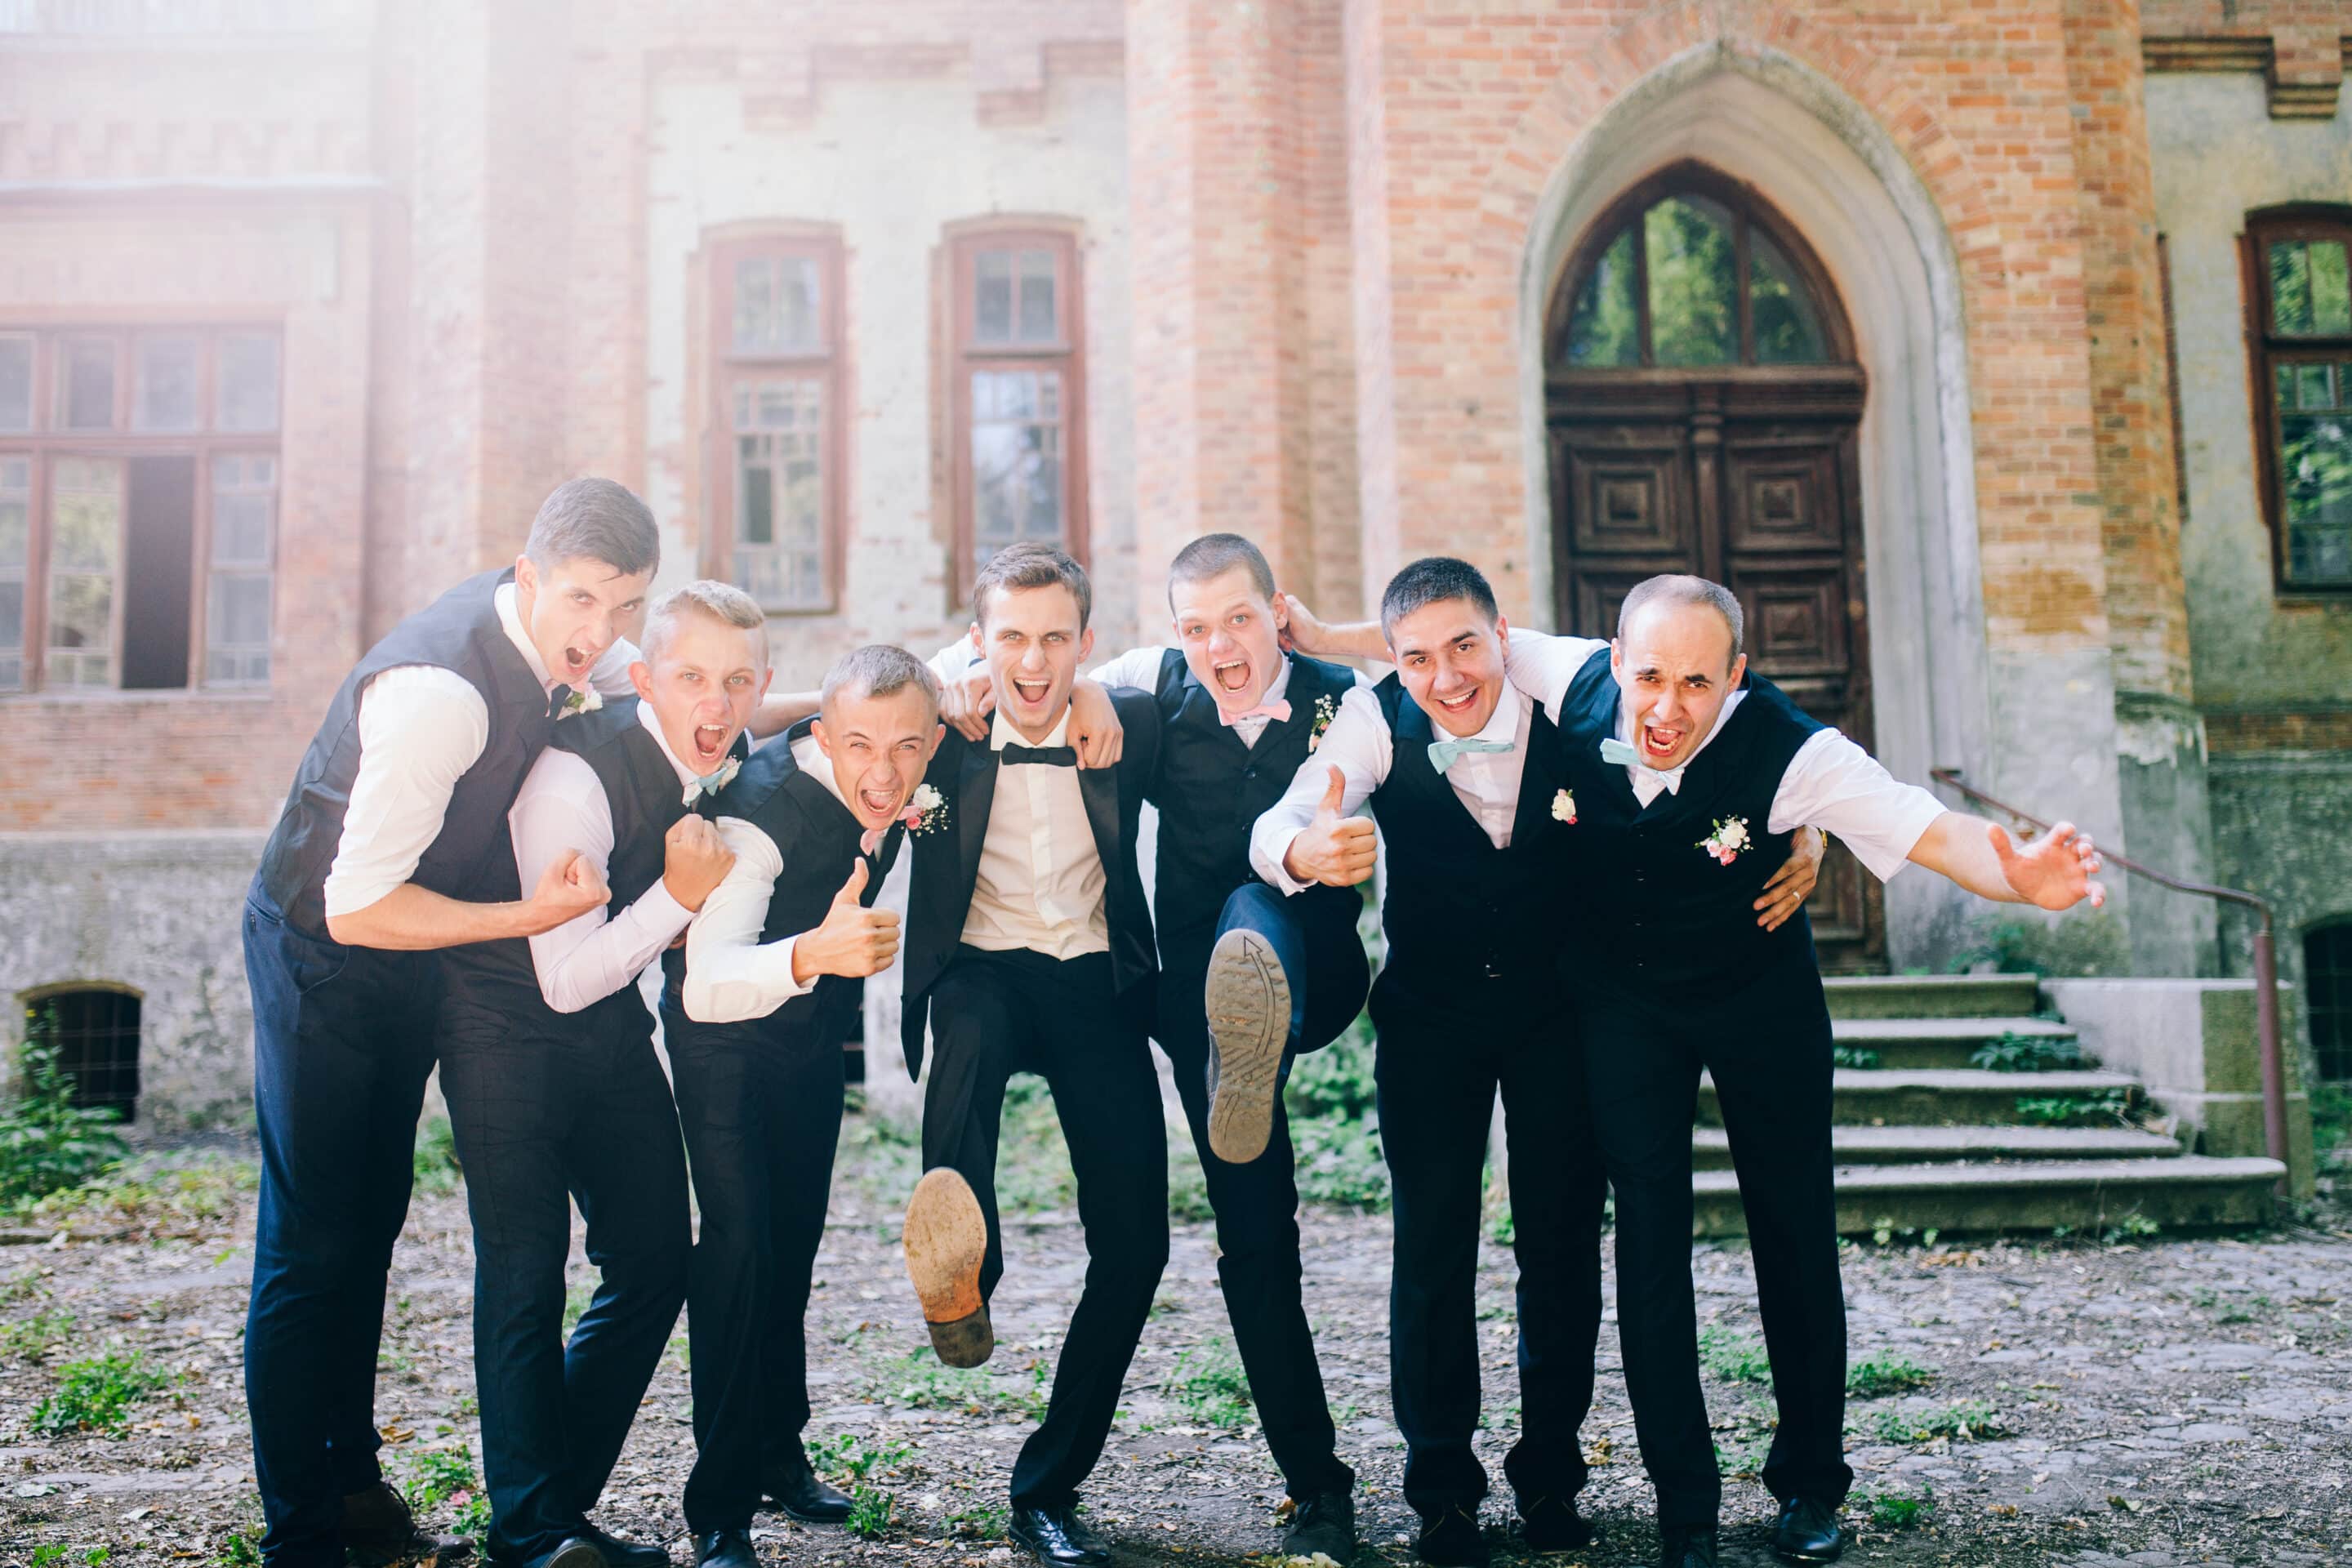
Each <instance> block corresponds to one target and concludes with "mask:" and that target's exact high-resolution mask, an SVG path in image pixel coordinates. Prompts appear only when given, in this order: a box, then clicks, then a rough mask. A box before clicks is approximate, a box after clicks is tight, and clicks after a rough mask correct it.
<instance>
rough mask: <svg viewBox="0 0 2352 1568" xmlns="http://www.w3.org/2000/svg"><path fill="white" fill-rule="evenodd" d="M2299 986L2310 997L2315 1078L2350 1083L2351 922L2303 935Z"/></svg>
mask: <svg viewBox="0 0 2352 1568" xmlns="http://www.w3.org/2000/svg"><path fill="white" fill-rule="evenodd" d="M2303 984H2304V992H2305V994H2306V995H2308V996H2309V997H2310V998H2311V1048H2312V1053H2313V1054H2314V1055H2315V1056H2316V1057H2317V1058H2319V1062H2318V1066H2319V1076H2320V1078H2321V1079H2322V1080H2324V1081H2326V1082H2329V1083H2352V920H2340V921H2336V922H2335V923H2334V924H2332V925H2324V926H2321V927H2319V928H2318V929H2316V930H2315V931H2309V932H2307V933H2305V936H2304V939H2303Z"/></svg>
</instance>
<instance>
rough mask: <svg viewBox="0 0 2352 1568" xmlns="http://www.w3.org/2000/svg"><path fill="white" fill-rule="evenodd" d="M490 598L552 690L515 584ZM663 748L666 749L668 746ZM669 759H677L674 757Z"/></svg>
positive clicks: (657, 729)
mask: <svg viewBox="0 0 2352 1568" xmlns="http://www.w3.org/2000/svg"><path fill="white" fill-rule="evenodd" d="M490 599H491V602H492V603H494V604H496V605H498V607H499V626H503V627H505V628H506V634H507V641H509V642H510V643H512V644H514V645H515V651H516V652H517V653H519V654H520V655H522V660H523V662H524V663H525V664H527V665H529V666H530V672H531V674H532V675H534V676H536V677H538V678H539V684H540V686H541V688H542V689H546V690H548V691H553V690H554V689H555V682H554V681H553V680H552V679H550V677H549V676H548V673H547V661H546V660H544V659H542V658H540V657H539V648H538V647H537V645H535V644H534V643H532V641H531V640H530V632H529V631H528V630H526V629H525V628H524V626H523V624H522V615H521V613H520V611H519V610H517V609H516V607H515V585H514V584H512V583H501V584H499V588H498V592H497V593H495V594H492V595H490ZM654 733H655V734H656V735H658V734H660V733H661V726H660V725H658V724H656V725H655V726H654ZM663 749H664V750H665V751H667V749H668V748H667V747H664V748H663ZM670 760H671V761H673V762H675V761H677V759H676V758H675V757H673V758H671V759H670Z"/></svg>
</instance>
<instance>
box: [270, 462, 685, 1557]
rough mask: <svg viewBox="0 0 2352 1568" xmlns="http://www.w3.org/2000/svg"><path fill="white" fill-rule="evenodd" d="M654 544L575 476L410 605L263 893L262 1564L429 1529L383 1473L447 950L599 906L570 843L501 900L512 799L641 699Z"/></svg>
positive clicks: (385, 1546) (319, 746)
mask: <svg viewBox="0 0 2352 1568" xmlns="http://www.w3.org/2000/svg"><path fill="white" fill-rule="evenodd" d="M658 552H659V538H658V535H657V534H656V531H655V527H654V521H653V517H652V515H651V514H650V513H649V512H647V511H646V508H645V503H644V502H642V501H640V500H637V498H636V497H635V496H634V495H631V494H630V493H629V492H628V491H627V490H626V489H623V488H622V487H621V486H619V485H616V484H614V483H612V482H611V481H610V480H606V479H574V480H572V482H570V483H568V484H565V485H563V486H562V487H560V488H558V489H556V490H555V492H554V493H553V494H551V495H550V496H549V497H548V498H547V501H546V503H545V504H544V505H543V506H541V508H540V511H539V516H538V518H537V519H536V520H535V521H533V523H532V525H531V531H530V542H529V543H528V544H527V546H526V547H525V550H524V552H523V555H522V557H521V558H520V560H518V561H517V562H516V563H514V565H513V567H512V568H510V569H509V570H506V571H501V572H489V573H484V574H481V575H480V576H478V577H475V578H472V579H470V580H468V581H467V582H465V583H461V584H458V585H457V587H456V588H454V589H452V590H450V592H449V593H447V594H446V595H443V596H442V597H441V598H440V599H438V600H436V602H435V603H433V604H432V605H428V606H427V607H426V608H425V609H424V610H421V611H419V612H418V613H417V614H416V615H415V616H410V617H409V618H408V619H407V620H405V621H403V622H402V623H401V624H400V625H399V626H396V627H394V629H393V631H392V632H391V634H390V635H389V636H387V637H385V638H384V639H383V641H382V642H380V643H378V644H377V645H376V646H375V647H373V648H372V649H370V650H369V652H368V654H367V656H366V657H365V658H362V659H361V661H360V663H359V665H358V667H357V668H355V669H353V670H352V673H351V675H350V676H349V677H347V678H346V679H345V680H344V682H343V684H342V687H341V689H340V690H339V691H337V693H336V694H335V698H334V700H333V702H332V703H331V705H330V707H329V708H328V710H327V716H326V719H325V721H324V722H322V723H321V724H320V727H319V731H318V734H317V736H316V737H315V738H314V739H313V740H312V741H311V742H310V750H309V752H307V753H305V755H304V757H303V759H302V765H301V769H300V771H299V773H297V774H296V776H295V780H294V785H293V789H292V790H291V792H290V793H289V795H288V796H287V801H286V807H285V811H284V813H283V814H282V815H281V816H279V818H278V826H277V828H276V830H275V831H274V832H273V833H272V834H271V835H270V837H269V842H268V847H266V848H265V849H264V850H263V852H262V859H261V865H260V868H259V869H258V870H257V871H256V873H255V875H254V879H253V885H252V888H251V889H250V890H249V892H248V893H247V902H246V910H245V953H246V974H247V980H248V981H249V983H250V984H251V987H252V994H253V1009H254V1100H255V1111H256V1119H257V1123H258V1127H259V1131H260V1135H261V1150H262V1175H261V1200H260V1215H259V1220H258V1224H257V1230H256V1234H255V1249H254V1270H253V1289H252V1299H251V1305H250V1309H249V1312H248V1316H247V1323H246V1340H245V1382H246V1402H247V1408H248V1409H249V1411H250V1412H251V1415H252V1419H253V1448H254V1468H255V1472H256V1475H257V1479H258V1480H259V1483H260V1489H261V1499H262V1511H263V1518H264V1521H265V1530H264V1534H263V1537H262V1552H263V1556H264V1558H265V1560H266V1561H268V1563H271V1564H273V1565H282V1568H339V1565H340V1564H341V1563H343V1561H344V1550H345V1548H346V1547H347V1546H348V1547H351V1548H353V1549H356V1550H358V1551H359V1552H362V1553H364V1554H367V1555H370V1556H373V1557H377V1558H389V1557H391V1556H394V1555H396V1554H399V1553H401V1552H406V1551H410V1550H412V1549H423V1550H431V1549H432V1547H433V1545H434V1543H433V1542H422V1541H420V1540H419V1539H418V1538H417V1536H416V1531H415V1523H414V1521H413V1520H412V1519H411V1518H410V1516H409V1512H408V1510H407V1507H406V1505H405V1504H404V1503H403V1502H402V1501H401V1500H400V1497H399V1494H398V1493H396V1492H394V1490H393V1489H391V1488H390V1487H389V1486H387V1485H386V1484H384V1482H383V1475H382V1471H381V1470H380V1468H378V1466H377V1464H376V1458H375V1453H376V1448H377V1447H378V1444H379V1438H378V1436H377V1434H376V1427H375V1418H374V1411H373V1405H374V1390H375V1363H376V1349H377V1342H378V1340H379V1338H380V1336H381V1333H382V1328H383V1298H384V1287H385V1276H386V1271H387V1270H388V1268H390V1265H391V1259H392V1247H393V1243H394V1240H395V1239H396V1238H397V1237H398V1236H399V1234H400V1226H401V1222H402V1220H403V1219H404V1217H405V1216H406V1214H407V1210H408V1193H409V1183H410V1180H411V1175H412V1173H413V1169H414V1166H413V1163H412V1149H413V1145H414V1142H415V1131H416V1118H417V1112H418V1110H419V1108H420V1106H421V1105H422V1103H423V1100H424V1093H425V1077H426V1075H427V1074H428V1073H430V1071H431V1070H432V1068H433V1062H434V1058H435V1054H436V1048H437V1036H438V1026H437V1022H436V1011H437V1006H438V1002H439V995H440V989H441V986H440V974H441V964H440V960H439V957H438V954H437V952H436V950H440V949H446V948H451V947H456V946H458V945H461V944H463V943H467V942H488V941H495V940H498V939H500V938H522V937H529V936H532V935H535V934H538V933H539V932H541V931H551V930H553V929H555V928H556V927H558V926H560V925H562V924H564V923H565V922H566V921H570V920H572V918H574V917H575V916H577V915H579V914H580V913H582V912H583V910H589V909H593V908H596V907H598V906H600V905H602V904H603V903H604V900H605V898H606V890H605V887H604V881H603V879H601V878H599V877H598V876H597V875H596V873H595V871H594V870H593V868H592V867H590V866H589V865H588V864H587V863H586V862H585V861H584V860H583V859H582V858H580V857H579V856H578V855H576V854H567V855H564V856H562V857H560V858H558V859H556V860H554V861H552V862H551V863H550V864H549V866H548V868H547V869H546V871H545V873H544V874H543V875H542V876H541V877H540V878H539V879H537V881H536V882H535V883H534V884H533V890H532V892H531V894H530V897H529V898H527V899H525V898H516V897H513V896H511V894H512V892H513V889H506V890H507V891H508V893H509V896H508V897H505V898H500V897H499V894H498V893H497V892H493V891H488V890H486V889H488V884H490V883H491V882H493V881H497V882H500V883H504V882H506V881H508V880H509V879H511V877H512V872H513V862H512V861H511V860H510V859H507V858H503V857H502V855H501V854H500V850H501V847H502V845H503V839H504V835H505V832H506V825H507V808H508V807H509V805H512V804H513V801H514V796H515V791H516V789H517V787H518V786H519V785H520V784H521V783H522V779H523V775H524V773H526V772H527V771H528V770H529V768H530V764H531V763H532V761H533V759H535V758H536V757H537V756H538V755H539V752H540V749H541V747H542V746H544V745H545V744H546V743H547V741H548V738H549V736H550V735H551V733H552V732H553V731H554V729H555V725H556V719H557V715H558V714H559V713H565V712H577V711H581V710H585V709H587V708H589V707H590V706H591V705H592V704H594V703H596V702H599V701H601V696H600V693H610V694H614V695H619V694H621V693H623V692H625V691H626V690H627V689H628V688H627V675H626V670H627V666H628V663H629V661H630V659H631V658H634V657H635V650H634V649H630V648H628V647H627V646H626V642H625V638H626V636H627V634H628V633H629V632H631V631H632V630H633V629H634V628H635V626H636V624H637V623H638V621H639V620H640V619H641V618H642V616H643V615H644V605H645V595H646V584H647V583H648V582H649V581H650V580H651V578H652V576H653V572H654V567H655V565H656V558H657V555H658Z"/></svg>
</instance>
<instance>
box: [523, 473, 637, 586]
mask: <svg viewBox="0 0 2352 1568" xmlns="http://www.w3.org/2000/svg"><path fill="white" fill-rule="evenodd" d="M522 552H523V553H524V554H525V555H528V556H530V560H531V564H532V565H534V566H537V567H538V568H539V569H540V570H541V571H542V572H544V571H547V570H548V569H549V568H551V567H552V566H554V565H555V564H556V563H558V562H562V561H601V562H603V563H604V564H605V565H607V566H610V567H611V568H613V570H614V571H615V572H618V573H619V574H621V575H622V576H624V577H634V576H635V575H636V574H638V573H640V572H650V571H652V570H653V569H654V568H655V567H656V566H658V565H660V564H661V531H660V530H659V529H657V528H656V527H655V526H654V514H653V512H652V510H650V509H648V508H647V507H646V503H645V502H644V501H641V500H638V499H637V497H636V494H635V491H633V490H631V489H629V488H628V487H627V486H626V485H616V484H614V482H613V481H612V480H610V479H567V480H565V481H564V482H563V483H562V484H560V485H558V486H556V487H555V489H552V490H551V491H550V492H549V493H548V497H547V499H546V500H543V501H541V502H540V503H539V515H538V516H537V517H535V518H533V519H532V520H531V523H530V539H529V540H528V541H527V542H525V543H524V545H523V547H522Z"/></svg>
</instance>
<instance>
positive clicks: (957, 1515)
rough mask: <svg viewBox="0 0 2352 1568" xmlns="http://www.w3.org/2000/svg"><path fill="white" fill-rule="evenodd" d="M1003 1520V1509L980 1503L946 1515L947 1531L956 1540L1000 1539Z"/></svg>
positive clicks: (1002, 1535)
mask: <svg viewBox="0 0 2352 1568" xmlns="http://www.w3.org/2000/svg"><path fill="white" fill-rule="evenodd" d="M1004 1520H1005V1513H1004V1510H1003V1509H1001V1508H991V1507H989V1506H988V1505H987V1504H985V1503H982V1504H979V1505H977V1506H975V1507H972V1508H967V1509H961V1510H958V1511H956V1512H954V1513H951V1514H950V1515H948V1533H949V1534H950V1535H951V1536H953V1537H954V1538H955V1539H956V1540H958V1541H1002V1540H1003V1539H1004Z"/></svg>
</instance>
